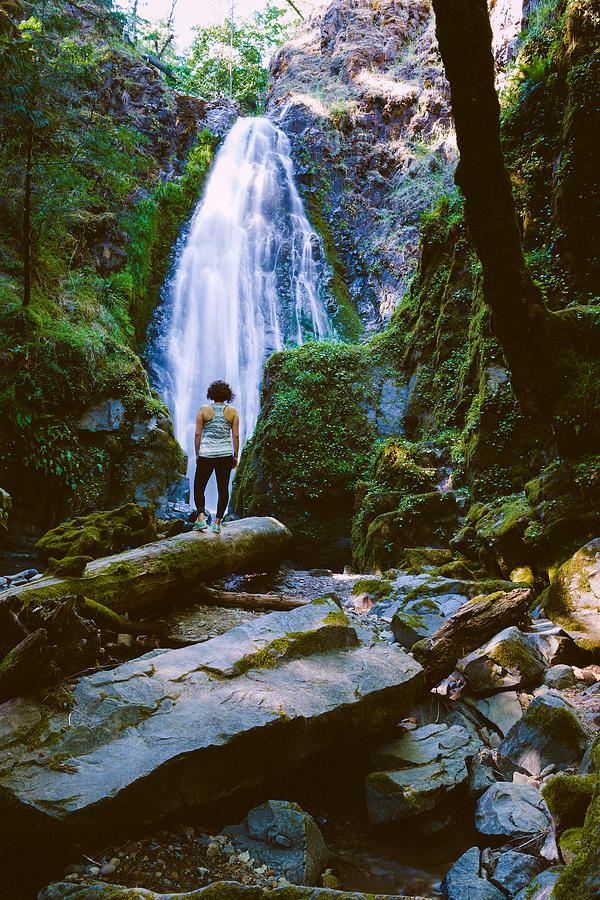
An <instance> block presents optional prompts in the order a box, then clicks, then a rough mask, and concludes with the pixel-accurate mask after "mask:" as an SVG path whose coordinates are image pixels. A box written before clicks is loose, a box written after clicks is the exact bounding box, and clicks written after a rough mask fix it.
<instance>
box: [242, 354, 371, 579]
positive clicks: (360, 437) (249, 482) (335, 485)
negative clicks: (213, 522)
mask: <svg viewBox="0 0 600 900" xmlns="http://www.w3.org/2000/svg"><path fill="white" fill-rule="evenodd" d="M363 373H364V354H363V350H362V349H361V348H360V347H352V346H350V345H348V344H342V343H338V342H334V341H327V342H322V343H310V344H306V345H305V346H303V347H300V348H297V349H295V350H287V351H284V352H282V353H276V354H274V355H273V356H272V357H271V358H270V360H269V362H268V364H267V367H266V370H265V380H264V385H263V392H262V410H261V415H260V418H259V421H258V424H257V427H256V431H255V433H254V436H253V438H252V439H251V441H249V442H248V443H247V444H246V447H245V449H244V453H243V455H242V459H241V461H240V465H239V467H238V470H237V472H236V477H235V481H234V486H233V490H232V501H231V502H232V508H233V510H234V511H235V513H236V514H237V515H263V514H269V515H275V516H277V517H278V518H280V519H281V520H282V521H283V522H285V523H286V524H287V525H289V527H290V529H291V531H292V532H293V535H294V545H293V550H294V553H295V554H297V555H299V556H300V558H308V559H310V560H311V563H312V564H313V565H319V564H328V565H338V566H339V565H344V564H345V563H347V562H349V561H350V533H349V532H350V520H351V516H352V508H353V503H354V487H355V485H356V484H357V482H358V480H359V479H360V478H362V477H364V475H365V474H366V472H367V469H368V465H369V462H370V458H371V454H372V452H373V447H374V442H375V436H376V434H375V431H374V428H373V426H372V424H371V422H370V420H369V418H368V416H367V411H366V408H365V405H366V390H367V389H366V385H365V383H364V378H363Z"/></svg>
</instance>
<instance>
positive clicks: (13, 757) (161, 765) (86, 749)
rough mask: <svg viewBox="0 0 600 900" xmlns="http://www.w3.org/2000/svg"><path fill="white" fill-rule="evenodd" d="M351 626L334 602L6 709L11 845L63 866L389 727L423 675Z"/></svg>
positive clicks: (0, 821) (1, 791)
mask: <svg viewBox="0 0 600 900" xmlns="http://www.w3.org/2000/svg"><path fill="white" fill-rule="evenodd" d="M352 630H353V629H352V628H351V627H350V623H349V622H348V620H347V619H346V617H345V615H344V614H343V613H342V612H341V611H340V609H339V607H338V606H337V604H336V603H335V602H334V601H333V600H331V599H329V598H324V599H322V600H320V601H315V602H314V603H312V604H310V605H307V606H303V607H300V608H298V609H295V610H292V611H291V612H288V613H272V614H270V615H267V616H264V617H261V618H259V619H257V620H255V621H254V622H253V623H249V624H246V625H244V626H241V627H240V628H236V629H233V630H232V631H230V632H228V633H227V634H226V635H222V636H221V637H219V638H215V639H214V640H211V641H206V642H205V643H202V644H196V645H194V646H192V647H186V648H183V649H179V650H157V651H153V652H151V653H148V654H146V655H145V656H143V657H140V658H139V659H137V660H135V661H133V662H128V663H124V664H123V665H121V666H118V667H117V668H115V669H113V670H111V671H100V672H96V673H95V674H93V675H88V676H84V677H81V678H79V679H77V680H74V682H73V686H72V691H71V696H70V697H69V696H68V694H67V699H66V700H65V701H64V702H63V704H62V708H60V709H57V708H53V707H51V706H48V705H44V704H43V702H42V701H41V700H40V699H38V698H31V699H28V700H20V701H9V702H7V703H5V704H3V705H2V706H1V707H0V723H1V727H0V772H1V774H0V846H3V848H4V850H5V852H7V853H8V854H9V855H10V854H13V855H14V856H16V857H19V856H21V855H22V854H23V853H25V852H26V851H25V848H27V847H30V846H31V843H32V841H35V843H36V845H37V846H38V847H39V848H40V852H39V854H38V855H36V860H35V864H36V865H37V866H38V867H39V868H40V869H43V866H44V864H52V865H54V866H56V864H57V859H59V858H61V857H64V856H65V855H66V854H67V853H70V852H72V851H73V844H74V843H75V842H76V841H81V842H82V843H83V842H90V843H98V842H101V841H106V840H108V839H110V840H111V841H114V840H115V839H118V836H120V835H122V834H124V833H126V832H127V831H128V830H131V829H132V828H133V827H135V828H140V827H141V826H142V825H146V824H150V823H153V822H157V821H158V820H160V819H161V818H162V817H165V816H167V815H169V814H176V813H177V812H181V811H182V810H183V809H187V808H189V807H190V806H201V805H202V804H205V803H208V802H213V801H217V800H220V799H221V798H223V797H227V796H229V795H232V794H234V793H235V792H236V791H239V790H241V789H244V788H250V787H252V786H256V785H260V784H264V783H265V782H267V781H268V780H269V779H270V778H272V777H274V776H275V775H276V774H277V773H278V772H281V771H282V770H285V769H287V768H288V767H290V766H293V765H295V764H298V763H300V762H301V761H304V760H306V759H308V758H310V757H313V756H317V755H318V754H320V753H323V752H324V751H325V750H327V752H328V753H333V752H337V751H336V748H337V749H339V750H341V749H342V748H343V747H344V746H347V745H348V742H350V741H355V739H356V735H357V734H360V735H361V736H365V737H366V736H367V735H368V734H370V733H371V734H373V733H380V732H382V731H383V730H385V729H386V728H389V727H391V725H392V724H393V723H394V722H396V721H397V719H398V717H399V716H401V715H402V710H403V709H404V708H405V707H406V706H407V705H408V704H409V703H410V702H411V701H412V700H413V699H414V697H415V695H416V694H417V693H419V692H420V691H421V690H422V686H423V677H422V670H421V668H420V666H419V665H418V663H416V662H415V661H414V660H413V659H412V658H410V657H408V656H407V655H406V654H405V653H404V652H403V651H402V650H401V649H400V648H399V647H397V646H395V645H391V644H389V643H387V642H381V641H375V642H372V641H370V640H367V641H364V642H363V641H359V639H358V637H357V636H356V634H355V635H354V638H353V637H352ZM351 642H352V643H353V645H352V646H349V644H350V643H351ZM69 707H70V708H69ZM32 868H34V867H33V866H32ZM21 875H22V873H19V877H21Z"/></svg>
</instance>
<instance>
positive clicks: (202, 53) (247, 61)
mask: <svg viewBox="0 0 600 900" xmlns="http://www.w3.org/2000/svg"><path fill="white" fill-rule="evenodd" d="M285 16H286V13H285V11H284V10H282V9H280V8H279V7H277V6H275V5H274V4H272V3H268V4H267V5H266V7H265V9H264V10H263V11H262V12H261V11H257V12H255V13H254V15H253V16H251V17H250V18H246V19H241V20H235V19H234V21H233V29H232V23H231V19H225V21H224V22H223V23H222V24H220V25H211V26H209V27H207V28H197V29H196V37H195V38H194V42H193V44H192V47H191V51H190V54H189V56H188V57H187V59H186V60H185V62H184V63H183V65H182V66H181V68H180V70H179V73H178V74H179V75H180V78H181V82H182V89H183V90H185V91H187V92H188V93H190V94H195V95H200V96H201V97H204V98H206V99H209V100H216V99H218V98H219V97H226V96H228V95H229V88H230V65H231V86H232V97H233V99H234V100H237V102H238V103H239V104H240V106H241V108H242V110H243V111H244V112H245V113H248V114H255V113H257V112H260V111H261V110H262V108H263V105H264V100H265V95H266V92H267V83H268V76H269V73H268V68H267V66H268V61H269V57H270V55H271V54H272V53H273V51H274V50H275V49H276V48H277V47H279V45H280V44H281V43H283V41H284V40H285V39H286V37H287V36H288V32H289V30H290V27H291V26H290V24H289V23H286V22H284V18H285ZM232 44H233V55H232V53H231V47H232Z"/></svg>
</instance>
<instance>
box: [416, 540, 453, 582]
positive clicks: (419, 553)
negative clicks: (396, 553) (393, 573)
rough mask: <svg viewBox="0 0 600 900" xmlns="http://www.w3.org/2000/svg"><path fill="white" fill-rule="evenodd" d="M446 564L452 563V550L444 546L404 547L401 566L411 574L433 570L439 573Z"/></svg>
mask: <svg viewBox="0 0 600 900" xmlns="http://www.w3.org/2000/svg"><path fill="white" fill-rule="evenodd" d="M447 565H452V552H451V551H450V550H446V549H445V548H444V547H405V549H404V560H403V564H402V568H403V569H405V570H406V571H407V572H410V574H411V575H418V574H419V573H421V572H433V571H435V570H437V573H438V574H440V575H441V574H442V572H441V569H442V568H444V567H445V566H447ZM448 577H450V578H451V577H453V576H448ZM456 577H457V578H458V577H460V576H458V575H457V576H456Z"/></svg>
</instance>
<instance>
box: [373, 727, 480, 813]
mask: <svg viewBox="0 0 600 900" xmlns="http://www.w3.org/2000/svg"><path fill="white" fill-rule="evenodd" d="M481 748H482V744H481V742H480V741H478V740H477V739H476V738H475V737H474V736H473V735H472V734H470V733H469V732H468V731H467V730H466V729H464V728H461V727H460V726H458V725H453V726H450V727H448V726H447V725H426V726H424V727H423V728H417V729H416V730H415V731H412V732H410V733H409V734H407V735H404V736H403V737H401V738H398V739H397V740H394V741H390V742H388V743H387V744H384V745H382V746H381V747H379V748H378V749H377V750H376V751H375V753H374V754H373V763H374V764H375V765H377V766H379V767H381V769H382V771H377V772H373V773H371V774H370V775H367V777H366V779H365V796H366V802H367V810H368V814H369V820H370V821H371V822H373V823H374V824H381V823H384V822H394V821H400V820H403V819H412V818H414V817H416V816H419V815H420V814H421V813H425V812H429V811H431V810H433V809H435V808H436V807H437V806H438V805H439V804H440V803H441V802H442V800H444V799H445V798H446V797H447V796H448V794H450V793H451V792H452V791H454V790H455V789H456V788H458V787H461V786H463V785H464V786H465V787H466V785H467V782H468V779H469V770H468V766H467V762H468V761H469V760H471V759H473V757H475V756H476V755H477V753H478V752H479V750H480V749H481Z"/></svg>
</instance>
